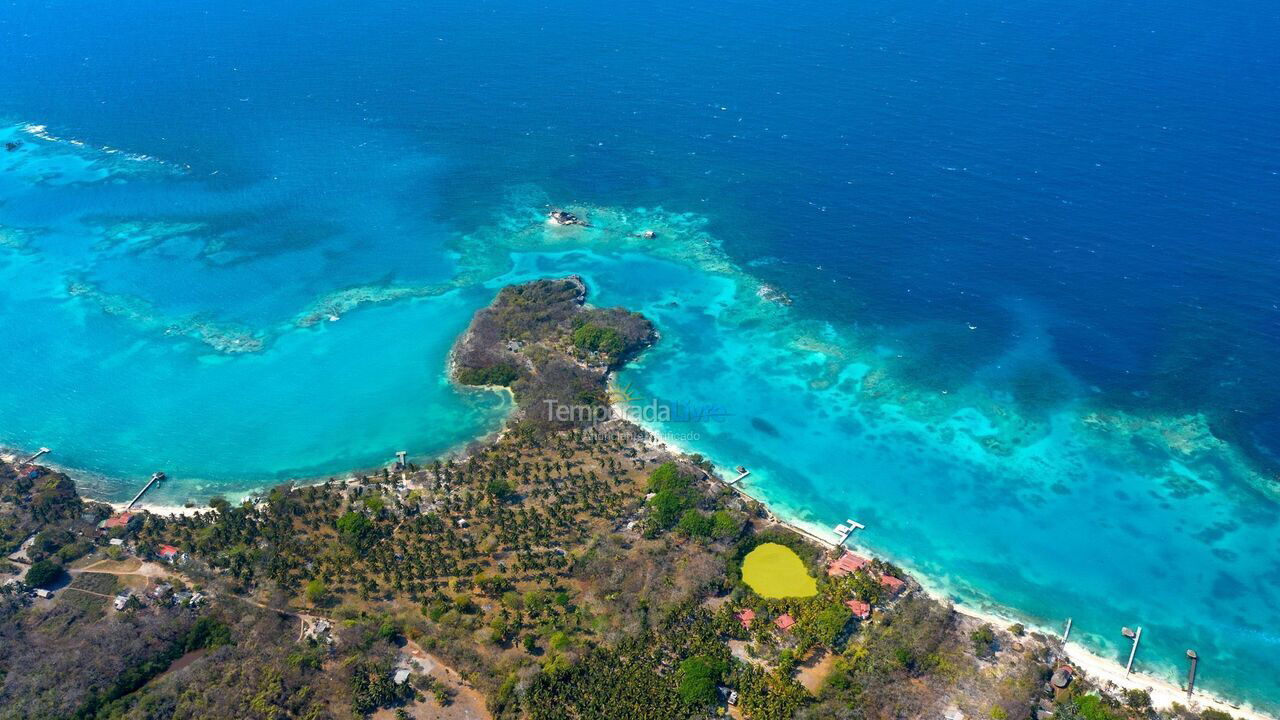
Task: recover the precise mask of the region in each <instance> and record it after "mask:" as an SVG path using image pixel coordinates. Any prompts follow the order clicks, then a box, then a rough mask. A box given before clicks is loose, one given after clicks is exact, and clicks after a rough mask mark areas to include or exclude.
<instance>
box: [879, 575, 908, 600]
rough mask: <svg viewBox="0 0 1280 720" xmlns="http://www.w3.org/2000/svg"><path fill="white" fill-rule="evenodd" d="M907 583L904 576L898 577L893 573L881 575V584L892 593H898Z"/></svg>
mask: <svg viewBox="0 0 1280 720" xmlns="http://www.w3.org/2000/svg"><path fill="white" fill-rule="evenodd" d="M906 584H907V583H906V581H905V580H903V579H902V578H896V577H894V576H892V575H881V576H880V585H881V586H883V587H884V589H886V590H888V591H889V592H890V593H891V594H895V595H896V594H897V593H898V592H899V591H901V590H902V588H903V587H905V586H906Z"/></svg>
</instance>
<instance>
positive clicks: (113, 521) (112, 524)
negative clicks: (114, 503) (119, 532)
mask: <svg viewBox="0 0 1280 720" xmlns="http://www.w3.org/2000/svg"><path fill="white" fill-rule="evenodd" d="M132 519H133V513H120V514H119V515H116V516H115V517H109V518H107V522H106V526H107V527H109V528H116V527H125V526H127V525H128V524H129V521H130V520H132Z"/></svg>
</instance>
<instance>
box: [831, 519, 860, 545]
mask: <svg viewBox="0 0 1280 720" xmlns="http://www.w3.org/2000/svg"><path fill="white" fill-rule="evenodd" d="M866 527H867V526H866V525H863V524H862V523H860V522H854V521H852V520H845V521H844V522H843V523H841V524H839V525H837V526H835V527H834V528H832V529H831V532H833V533H835V536H836V537H837V538H839V539H838V540H837V541H836V544H837V545H844V543H845V541H846V540H848V539H849V536H850V535H852V534H853V531H854V530H864V529H866Z"/></svg>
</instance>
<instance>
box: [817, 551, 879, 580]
mask: <svg viewBox="0 0 1280 720" xmlns="http://www.w3.org/2000/svg"><path fill="white" fill-rule="evenodd" d="M869 562H871V560H870V559H869V558H865V557H862V556H861V555H857V554H854V553H853V552H851V551H848V550H846V551H845V553H844V554H843V555H841V556H840V557H839V558H837V559H836V561H835V562H833V563H831V564H830V565H828V566H827V576H828V577H842V576H844V575H848V574H850V573H854V572H857V571H859V570H861V569H862V568H864V567H866V565H867V563H869Z"/></svg>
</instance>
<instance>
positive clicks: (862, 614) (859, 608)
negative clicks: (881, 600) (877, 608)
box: [844, 600, 871, 620]
mask: <svg viewBox="0 0 1280 720" xmlns="http://www.w3.org/2000/svg"><path fill="white" fill-rule="evenodd" d="M844 604H845V607H847V608H849V609H850V610H852V611H853V616H854V617H856V618H858V619H859V620H866V619H867V618H869V617H871V605H869V604H868V603H864V602H862V601H861V600H845V601H844Z"/></svg>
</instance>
